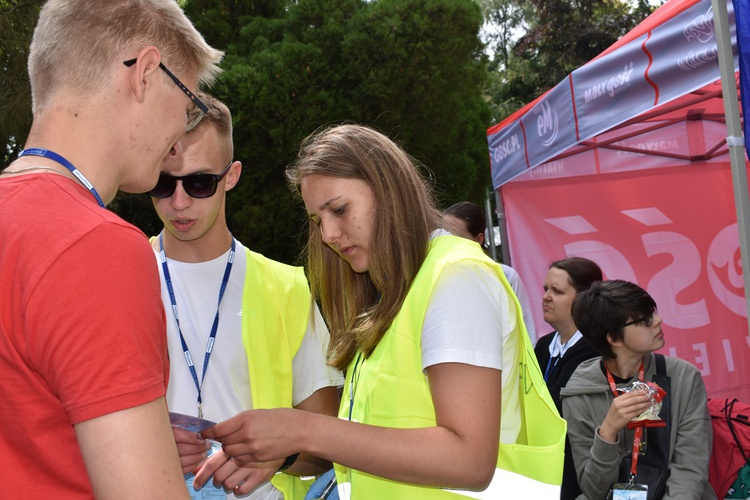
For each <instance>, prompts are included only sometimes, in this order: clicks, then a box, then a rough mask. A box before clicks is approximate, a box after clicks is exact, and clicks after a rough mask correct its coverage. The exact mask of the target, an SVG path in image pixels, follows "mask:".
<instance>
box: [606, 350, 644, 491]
mask: <svg viewBox="0 0 750 500" xmlns="http://www.w3.org/2000/svg"><path fill="white" fill-rule="evenodd" d="M604 370H606V372H607V381H609V388H610V389H611V390H612V394H614V396H615V397H617V396H619V394H618V393H617V384H615V379H614V377H613V376H612V374H611V373H610V372H609V368H607V365H606V364H605V365H604ZM638 381H639V382H643V360H641V367H640V368H639V369H638ZM642 437H643V427H640V426H639V427H636V428H635V435H634V436H633V451H632V459H633V460H632V464H631V466H630V478H631V481H632V480H633V478H634V477H635V476H636V474H637V472H638V469H637V467H638V454H639V453H640V451H641V438H642Z"/></svg>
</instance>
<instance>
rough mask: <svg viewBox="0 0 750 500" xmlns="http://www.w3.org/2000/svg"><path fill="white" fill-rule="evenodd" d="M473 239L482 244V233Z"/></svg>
mask: <svg viewBox="0 0 750 500" xmlns="http://www.w3.org/2000/svg"><path fill="white" fill-rule="evenodd" d="M474 240H475V241H476V242H477V243H479V244H480V245H484V233H479V234H478V235H476V236H475V237H474Z"/></svg>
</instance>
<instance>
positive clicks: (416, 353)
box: [335, 236, 566, 500]
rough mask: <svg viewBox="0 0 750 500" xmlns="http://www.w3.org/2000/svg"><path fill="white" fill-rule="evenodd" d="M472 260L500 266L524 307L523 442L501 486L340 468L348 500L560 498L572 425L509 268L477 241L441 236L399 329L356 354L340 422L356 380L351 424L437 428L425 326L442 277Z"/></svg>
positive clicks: (506, 461) (505, 448) (506, 457)
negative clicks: (436, 482) (459, 486)
mask: <svg viewBox="0 0 750 500" xmlns="http://www.w3.org/2000/svg"><path fill="white" fill-rule="evenodd" d="M464 260H473V261H478V262H481V263H483V264H486V265H487V266H488V267H490V268H491V269H493V270H494V271H495V273H496V274H497V276H498V279H499V280H500V281H501V282H502V283H503V286H504V287H505V289H506V291H507V292H508V295H509V296H510V297H511V299H512V300H511V301H510V303H511V307H515V310H516V317H517V328H516V329H515V331H514V332H513V333H511V335H517V336H521V337H522V338H517V339H516V340H518V342H516V345H518V346H520V348H519V349H518V350H517V351H518V352H517V353H516V360H517V361H516V362H517V363H518V364H519V367H520V369H519V373H520V374H521V375H520V377H519V380H517V382H515V383H518V384H519V388H520V390H519V391H518V392H519V398H520V400H521V414H522V419H521V420H522V427H521V431H520V434H519V437H518V439H517V442H516V444H511V445H508V444H502V443H501V444H500V450H499V453H498V460H497V469H496V474H495V477H494V479H493V482H492V484H491V485H490V487H489V488H488V489H487V490H485V492H479V493H477V492H464V491H455V490H450V491H449V490H444V489H439V488H429V487H423V486H415V485H410V484H405V483H400V482H396V481H391V480H388V479H384V478H381V477H377V476H373V475H371V474H367V473H364V472H360V471H357V470H354V469H349V468H346V467H342V466H339V465H337V464H335V468H336V477H337V481H338V483H339V494H340V496H341V498H342V500H345V499H348V498H351V499H353V500H366V499H373V500H375V499H377V500H383V499H389V500H399V499H404V500H415V499H439V498H461V497H464V498H466V497H473V498H488V499H489V498H492V499H496V498H540V496H538V495H544V496H543V497H541V498H558V497H559V485H560V483H561V480H562V467H563V453H564V444H565V430H566V424H565V421H564V420H563V419H562V418H561V417H560V416H559V414H558V413H557V410H556V408H555V405H554V403H553V402H552V398H551V396H550V395H549V391H548V390H547V387H546V385H545V384H544V380H543V378H542V374H541V371H540V369H539V366H538V364H537V362H536V356H535V355H534V351H533V348H532V346H531V342H530V340H529V338H528V334H527V332H526V327H525V326H524V325H523V320H522V317H523V315H522V313H521V308H520V305H519V304H518V299H516V297H515V294H514V293H513V291H512V289H511V288H510V285H509V284H508V281H507V279H506V278H505V276H504V274H503V272H502V269H501V267H500V266H499V265H498V264H496V263H495V262H493V261H492V260H491V259H489V258H488V257H487V256H486V255H485V254H484V253H483V252H482V250H481V248H480V247H479V245H477V244H476V243H474V242H471V241H469V240H466V239H463V238H458V237H454V236H439V237H436V238H433V240H432V241H431V243H430V250H429V253H428V256H427V258H426V260H425V262H424V264H423V265H422V267H421V268H420V270H419V273H418V274H417V276H416V278H415V280H414V283H413V284H412V287H411V289H410V291H409V293H408V295H407V297H406V300H405V301H404V305H403V307H402V309H401V311H400V312H399V314H398V315H397V316H396V318H395V319H394V321H393V324H392V325H391V327H390V328H389V329H388V331H387V332H386V333H385V335H384V336H383V338H382V340H381V341H380V343H379V344H378V346H377V347H376V348H375V350H374V351H373V352H372V354H371V355H370V356H369V357H368V358H367V359H366V360H365V359H364V357H362V356H356V357H355V359H354V360H353V361H352V363H351V364H350V365H349V368H348V369H347V379H346V385H345V387H344V392H343V394H344V397H343V398H342V402H341V406H340V409H339V417H340V418H344V419H348V418H350V415H349V412H350V398H349V395H350V394H352V390H351V389H352V383H354V387H353V394H354V397H353V406H352V407H351V420H353V421H357V422H362V423H366V424H371V425H377V426H384V427H395V428H418V427H429V426H434V425H435V410H434V407H433V404H432V398H431V395H430V389H429V386H428V383H427V379H426V376H425V375H424V373H423V371H422V351H421V346H420V340H421V332H422V323H423V320H424V316H425V313H426V311H427V304H428V301H429V298H430V294H431V292H432V290H433V288H434V286H435V283H436V281H437V278H438V276H439V275H440V273H441V272H442V271H443V269H444V268H445V267H446V266H447V265H450V264H452V263H454V262H457V261H464ZM355 365H356V369H355ZM352 378H353V379H354V382H352ZM514 488H515V489H514ZM532 491H543V493H533V492H532Z"/></svg>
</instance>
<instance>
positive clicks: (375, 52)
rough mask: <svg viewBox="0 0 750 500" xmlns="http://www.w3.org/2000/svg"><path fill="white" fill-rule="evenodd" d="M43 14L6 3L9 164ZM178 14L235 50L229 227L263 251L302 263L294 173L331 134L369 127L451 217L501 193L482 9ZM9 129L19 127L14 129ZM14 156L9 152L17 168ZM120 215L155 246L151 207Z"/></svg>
mask: <svg viewBox="0 0 750 500" xmlns="http://www.w3.org/2000/svg"><path fill="white" fill-rule="evenodd" d="M41 3H43V2H42V0H28V2H26V3H21V2H10V1H8V0H0V9H2V10H0V13H2V14H3V15H4V18H3V19H2V20H0V22H4V23H5V24H3V25H1V26H2V30H1V31H0V57H2V61H3V70H4V71H3V78H4V79H3V81H2V82H3V85H2V86H0V91H5V92H6V93H5V94H4V95H5V99H4V100H3V102H4V103H9V104H7V106H11V107H12V109H10V108H7V107H6V108H3V111H4V112H3V113H0V132H2V133H3V136H2V138H3V140H4V141H5V143H6V144H8V145H10V146H9V147H10V149H13V150H14V151H12V152H11V153H15V149H18V147H17V145H20V144H22V143H23V140H25V136H26V134H27V132H28V128H29V126H30V123H31V115H30V111H29V110H30V100H29V98H28V81H27V76H26V68H25V62H26V57H27V52H28V46H29V41H30V37H31V33H32V29H33V26H34V24H35V22H36V18H37V17H38V10H39V5H40V4H41ZM181 4H183V5H184V8H185V10H186V12H187V14H188V16H189V17H190V18H191V19H192V20H193V22H194V23H195V24H196V26H197V27H198V29H199V30H200V31H201V32H202V33H203V34H204V36H205V37H206V39H207V40H208V41H209V43H211V44H212V45H213V46H215V47H219V48H222V49H224V50H225V51H226V57H225V61H224V63H223V64H222V66H223V69H224V71H223V73H222V74H221V75H220V77H219V79H218V81H217V82H216V84H215V85H214V87H213V88H212V89H209V91H210V92H211V93H213V94H214V95H216V96H217V97H218V98H220V99H221V100H223V101H224V102H225V103H226V104H227V105H228V106H229V107H230V109H232V112H233V115H234V117H233V119H234V127H235V137H234V139H235V148H236V149H235V158H236V159H239V160H241V161H242V162H243V165H244V171H243V177H242V180H241V181H240V184H239V185H238V186H237V188H236V190H235V191H234V192H233V193H231V194H230V196H229V198H228V207H227V208H228V217H229V223H230V227H231V228H232V230H233V232H234V233H235V235H236V236H237V237H238V238H239V239H241V240H242V241H244V242H246V243H247V244H248V245H250V246H251V247H252V248H254V249H256V250H258V251H260V252H263V253H265V254H266V255H268V256H270V257H273V258H276V259H279V260H282V261H286V262H295V261H296V260H297V257H298V255H299V251H300V248H301V244H302V242H303V240H304V235H303V234H301V231H302V230H303V228H304V227H305V216H304V211H303V209H302V206H301V203H300V202H299V200H297V199H296V198H295V197H294V196H293V194H292V193H291V191H290V190H289V188H288V186H287V185H286V182H285V179H284V169H285V168H286V166H287V165H289V164H290V163H291V162H293V161H294V158H295V155H296V152H297V149H298V147H299V144H300V142H301V140H302V139H303V138H304V137H305V136H307V135H308V134H310V133H311V132H313V131H314V130H316V129H318V128H320V127H321V126H327V125H332V124H338V123H343V122H356V123H362V124H367V125H372V126H374V127H376V128H378V129H380V130H381V131H383V132H385V133H386V134H388V135H390V136H391V137H393V138H394V139H396V140H397V141H398V142H399V143H400V144H402V145H403V146H404V147H405V148H406V149H407V151H409V153H411V154H412V155H413V156H414V157H415V158H416V159H417V160H418V161H419V162H420V163H421V164H422V165H423V166H424V168H425V172H427V174H428V175H430V177H431V179H432V181H433V183H434V185H435V187H436V189H437V192H438V194H439V197H440V202H441V203H442V204H443V205H447V204H450V203H452V202H454V201H457V200H460V199H472V200H474V201H477V202H481V201H482V199H483V195H484V192H485V190H486V189H487V187H488V186H489V183H490V179H489V162H488V159H487V145H486V139H485V129H486V127H487V126H489V124H490V114H489V108H488V105H487V102H486V100H485V98H484V97H483V93H484V88H485V78H486V76H487V73H486V63H487V61H486V56H485V54H484V46H483V43H482V41H481V39H480V38H479V31H480V28H481V26H482V23H483V17H482V12H481V10H480V8H479V7H478V5H477V4H476V3H475V2H473V1H472V0H375V1H365V0H296V1H292V0H289V1H280V0H253V1H252V2H246V1H243V0H187V1H184V2H181ZM22 7H27V8H28V10H25V11H23V14H22V11H21V10H19V9H21V8H22ZM14 30H15V31H14ZM10 34H12V35H13V36H7V35H10ZM24 37H25V38H24ZM11 78H16V80H15V81H13V82H11V81H10V79H11ZM11 116H13V117H14V119H15V118H18V121H17V123H16V124H15V125H14V126H13V127H11V126H10V125H11V124H12V120H11V119H10V117H11ZM6 149H7V148H6ZM13 156H14V154H10V153H8V152H7V151H6V157H5V158H4V159H5V161H6V163H7V162H8V161H9V158H10V157H13ZM110 208H111V209H112V210H114V211H115V212H117V213H118V214H120V215H121V216H123V217H124V218H125V219H126V220H129V221H131V222H133V223H134V224H136V225H137V226H138V227H140V228H141V229H142V230H143V231H144V232H146V233H147V234H150V235H151V234H156V232H158V231H159V230H160V227H161V224H160V223H159V221H158V219H157V218H156V216H155V214H154V211H153V209H152V207H151V202H150V200H149V198H148V196H146V195H126V194H122V193H121V194H119V195H118V196H117V197H116V198H115V200H114V201H113V203H112V204H111V205H110Z"/></svg>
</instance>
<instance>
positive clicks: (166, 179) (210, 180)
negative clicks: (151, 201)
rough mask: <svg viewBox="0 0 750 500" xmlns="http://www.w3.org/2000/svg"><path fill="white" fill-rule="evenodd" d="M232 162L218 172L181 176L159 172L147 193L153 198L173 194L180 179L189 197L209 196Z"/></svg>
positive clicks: (214, 192)
mask: <svg viewBox="0 0 750 500" xmlns="http://www.w3.org/2000/svg"><path fill="white" fill-rule="evenodd" d="M232 163H234V160H232V161H230V162H229V165H227V166H226V167H224V170H222V171H221V173H220V174H206V173H202V172H201V173H197V174H189V175H183V176H174V175H169V174H160V175H159V182H157V183H156V186H154V189H152V190H151V191H149V192H148V194H149V195H150V196H152V197H154V198H169V197H170V196H172V195H173V194H174V192H175V189H177V181H181V182H182V189H184V190H185V192H186V193H187V194H188V196H190V197H191V198H210V197H212V196H213V195H214V194H216V188H217V187H218V185H219V181H220V180H222V179H223V178H224V176H225V175H227V172H229V167H231V166H232Z"/></svg>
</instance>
